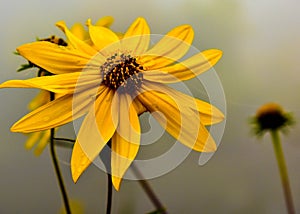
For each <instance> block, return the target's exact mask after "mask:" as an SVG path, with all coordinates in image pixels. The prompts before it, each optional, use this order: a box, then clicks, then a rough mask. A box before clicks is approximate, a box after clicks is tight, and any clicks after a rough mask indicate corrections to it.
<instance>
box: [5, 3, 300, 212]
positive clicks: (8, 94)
mask: <svg viewBox="0 0 300 214" xmlns="http://www.w3.org/2000/svg"><path fill="white" fill-rule="evenodd" d="M299 8H300V2H299V1H296V0H290V1H283V0H264V1H256V0H244V1H238V0H164V1H161V0H160V1H159V0H152V1H137V0H127V1H114V0H103V1H95V0H86V1H78V0H76V1H71V0H67V1H58V0H52V1H38V0H27V1H17V0H11V1H3V0H1V2H0V25H1V26H0V27H1V29H2V30H1V40H0V47H1V49H0V60H1V72H0V78H1V79H0V80H1V82H3V81H5V80H8V79H25V78H29V77H33V76H34V74H33V73H34V72H30V71H25V72H22V73H16V72H15V71H16V69H17V68H18V67H19V65H20V64H22V63H24V62H25V60H23V59H22V58H21V57H17V56H15V55H13V51H14V50H15V48H16V47H17V46H19V45H21V44H24V43H27V42H31V41H33V40H34V39H35V38H36V37H37V36H38V37H40V38H44V37H48V36H49V35H52V34H56V35H59V36H62V34H61V32H60V31H59V30H58V29H57V28H56V27H55V25H54V23H55V22H56V21H58V20H65V21H66V23H67V24H68V26H71V25H72V24H73V23H74V22H78V21H79V22H82V23H84V22H85V21H86V20H87V19H88V18H92V20H94V21H96V20H97V19H98V18H100V17H102V16H105V15H112V16H114V17H115V23H114V24H113V26H112V28H113V30H115V31H121V32H122V31H125V30H126V29H127V27H128V26H129V24H130V23H131V22H132V21H133V20H134V19H135V18H136V17H138V16H143V17H145V18H146V20H147V21H148V23H149V25H150V27H151V30H152V33H157V34H164V33H167V32H168V31H169V30H170V29H172V28H173V27H175V26H178V25H181V24H190V25H192V27H193V28H194V30H195V39H194V45H195V47H197V48H198V49H200V50H204V49H208V48H218V49H221V50H223V52H224V55H223V58H222V59H221V61H220V62H219V63H218V64H217V65H216V66H215V69H216V71H217V73H218V75H219V77H220V80H221V82H222V84H223V87H224V91H225V95H226V100H227V123H226V129H225V133H224V137H223V139H222V142H221V144H220V146H219V148H218V151H217V152H216V153H215V155H214V156H213V158H212V159H211V160H210V161H209V162H208V163H207V164H205V165H204V166H199V165H198V159H199V154H198V153H196V152H192V153H191V154H190V155H189V157H188V158H187V159H186V160H185V161H184V162H183V163H182V164H181V165H180V166H179V167H177V168H176V169H175V170H173V171H172V172H170V173H168V174H166V175H164V176H162V177H158V178H155V179H152V180H150V183H151V185H152V186H153V188H154V189H155V191H156V192H157V194H158V195H159V196H160V198H161V200H162V202H163V203H164V204H165V205H166V207H167V208H168V210H169V212H170V213H230V214H232V213H249V214H250V213H272V214H273V213H274V214H281V213H285V212H286V209H285V203H284V198H283V194H282V188H281V183H280V178H279V174H278V169H277V165H276V162H275V156H274V154H273V148H272V145H271V141H270V138H269V136H268V135H267V136H265V137H264V138H262V139H260V140H257V139H256V138H255V137H254V136H253V135H252V134H251V132H250V127H249V125H248V118H249V117H250V116H252V115H253V114H254V113H255V111H256V109H257V108H258V107H259V106H260V105H262V104H264V103H266V102H269V101H273V102H278V103H280V104H281V105H282V106H283V107H284V108H285V109H286V110H287V111H289V112H293V113H294V117H295V119H296V120H297V121H299V118H300V110H299V109H300V100H299V95H298V92H299V90H300V84H299V82H300V74H299V72H300V70H299V68H300V60H299V57H300V28H299V27H300V13H299ZM36 93H37V91H35V90H22V89H1V91H0V100H1V105H0V121H1V123H0V170H1V174H0V190H1V191H0V213H58V211H59V209H60V207H61V206H62V203H61V197H60V193H59V189H58V186H57V181H56V179H55V174H54V172H53V169H52V162H51V159H50V157H49V151H48V148H47V149H46V150H45V151H44V153H43V154H42V155H41V156H40V157H35V156H34V155H33V152H32V151H25V149H24V146H23V144H24V142H25V140H26V136H24V135H22V134H15V133H11V132H10V131H9V127H10V126H11V125H12V124H13V123H14V122H15V121H17V120H18V119H19V118H20V117H21V116H23V115H24V114H25V113H26V112H27V103H28V102H29V101H30V100H31V99H32V97H33V96H34V95H35V94H36ZM64 130H65V131H68V132H70V131H71V130H72V128H70V127H66V128H64V129H62V130H61V132H63V131H64ZM298 130H299V125H298V124H296V125H295V126H294V127H293V129H291V131H290V133H289V134H288V136H284V137H283V149H284V153H285V156H286V161H287V165H288V171H289V176H290V183H291V187H292V192H293V196H294V203H295V206H296V210H298V212H299V211H300V204H299V201H300V182H299V181H300V170H299V163H300V143H299V139H300V136H299V131H298ZM59 155H60V158H61V159H62V161H61V163H62V166H61V168H62V171H63V174H64V177H65V182H66V185H67V188H68V192H69V196H70V198H71V199H76V200H79V201H80V202H81V203H82V204H83V206H84V208H85V211H86V213H103V212H104V210H105V201H106V198H105V197H106V192H105V191H106V176H105V174H104V173H103V172H102V171H100V170H98V169H97V168H96V167H94V166H91V167H89V169H88V170H87V171H86V172H85V173H84V174H83V176H82V177H81V179H80V180H79V182H78V183H77V184H73V182H72V180H71V176H70V169H69V166H68V164H67V163H64V161H66V162H68V160H69V157H70V151H66V150H63V149H59ZM152 210H153V207H152V204H151V203H150V201H149V200H148V198H147V196H146V195H145V194H144V192H143V191H142V189H141V188H140V186H139V184H138V183H137V182H136V181H125V182H123V184H122V187H121V190H120V191H119V192H117V193H115V194H114V201H113V213H147V212H150V211H152Z"/></svg>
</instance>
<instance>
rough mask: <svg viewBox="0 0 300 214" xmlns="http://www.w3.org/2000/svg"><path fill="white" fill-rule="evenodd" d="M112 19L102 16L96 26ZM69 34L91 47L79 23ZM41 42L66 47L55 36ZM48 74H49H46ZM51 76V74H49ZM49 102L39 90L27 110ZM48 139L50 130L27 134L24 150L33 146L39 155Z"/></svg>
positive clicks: (89, 40) (45, 92) (107, 25)
mask: <svg viewBox="0 0 300 214" xmlns="http://www.w3.org/2000/svg"><path fill="white" fill-rule="evenodd" d="M113 21H114V20H113V17H111V16H104V17H102V18H100V19H99V20H98V21H97V22H96V25H97V26H102V27H110V25H111V24H112V23H113ZM71 32H72V33H73V34H74V35H75V36H77V37H78V38H79V39H81V40H83V41H85V42H87V43H89V44H91V45H92V42H91V39H90V37H89V34H88V31H86V30H85V29H84V27H83V25H82V24H81V23H79V22H78V23H75V24H74V25H73V26H72V28H71ZM42 40H43V41H48V42H51V43H54V44H57V45H64V46H67V43H65V42H64V40H62V39H61V38H58V37H56V36H51V37H49V38H46V39H42ZM47 73H49V72H47ZM49 74H51V73H49ZM49 101H50V93H49V92H48V91H46V90H41V91H40V92H39V93H38V94H37V96H36V97H35V98H33V100H32V101H31V102H30V103H29V105H28V108H29V110H35V109H37V108H38V107H40V106H42V105H44V104H46V103H48V102H49ZM49 138H50V130H45V131H40V132H34V133H30V134H28V138H27V141H26V143H25V148H26V149H28V150H29V149H32V148H33V147H34V146H35V145H36V148H35V150H34V154H35V155H37V156H38V155H40V154H41V153H42V152H43V150H44V149H45V147H46V146H47V144H48V142H49Z"/></svg>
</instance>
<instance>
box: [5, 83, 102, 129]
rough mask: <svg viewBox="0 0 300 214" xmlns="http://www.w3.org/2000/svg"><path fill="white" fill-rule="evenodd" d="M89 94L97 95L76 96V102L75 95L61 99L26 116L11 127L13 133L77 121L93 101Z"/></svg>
mask: <svg viewBox="0 0 300 214" xmlns="http://www.w3.org/2000/svg"><path fill="white" fill-rule="evenodd" d="M104 87H105V86H100V88H104ZM90 91H91V92H90ZM89 93H91V94H93V93H94V94H95V92H93V90H89V91H87V92H82V93H80V94H78V95H76V99H75V100H74V98H73V94H67V95H64V96H62V97H59V98H57V99H55V100H54V101H51V102H49V103H47V104H45V105H43V106H41V107H39V108H37V109H36V110H34V111H32V112H30V113H29V114H27V115H25V116H24V117H23V118H21V119H20V120H19V121H18V122H16V123H15V124H14V125H13V126H12V127H11V131H12V132H23V133H29V132H35V131H41V130H47V129H51V128H54V127H58V126H61V125H64V124H66V123H68V122H70V121H72V120H75V119H77V118H79V117H81V116H83V115H84V114H85V113H86V112H87V108H88V107H89V105H90V103H91V102H92V101H93V99H91V98H90V95H89Z"/></svg>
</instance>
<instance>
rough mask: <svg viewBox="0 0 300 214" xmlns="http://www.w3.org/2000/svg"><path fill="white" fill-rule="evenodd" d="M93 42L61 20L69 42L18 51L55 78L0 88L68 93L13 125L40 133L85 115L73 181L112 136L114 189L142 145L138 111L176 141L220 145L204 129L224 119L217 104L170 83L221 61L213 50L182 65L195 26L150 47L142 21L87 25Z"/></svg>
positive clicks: (202, 147) (196, 146) (210, 147)
mask: <svg viewBox="0 0 300 214" xmlns="http://www.w3.org/2000/svg"><path fill="white" fill-rule="evenodd" d="M87 24H88V28H89V35H90V38H91V40H92V42H93V44H94V46H90V45H88V44H87V43H85V42H83V41H82V40H81V39H79V38H77V37H76V36H75V35H74V34H72V33H71V32H70V30H69V29H68V28H67V27H66V25H65V23H64V22H62V21H61V22H58V23H57V24H56V25H57V26H58V27H59V28H60V29H62V31H63V32H64V33H65V34H66V37H67V39H68V41H69V44H70V45H69V46H68V47H60V46H57V45H53V44H51V43H48V42H34V43H30V44H25V45H22V46H20V47H19V48H18V49H17V50H18V52H19V53H20V54H21V55H22V56H24V57H25V58H26V59H28V60H29V61H31V62H33V63H34V64H36V65H38V66H40V67H42V68H43V69H45V70H47V71H50V72H51V73H54V74H56V75H53V76H48V77H37V78H33V79H29V80H11V81H7V82H5V83H3V84H2V85H0V87H2V88H3V87H20V88H40V89H44V90H48V91H52V92H54V93H62V94H64V95H63V96H62V97H60V98H57V99H55V100H54V101H52V102H49V103H47V104H45V105H43V106H41V107H40V108H38V109H36V110H34V111H32V112H31V113H29V114H27V115H26V116H24V117H23V118H22V119H20V120H19V121H18V122H16V123H15V124H14V125H13V127H12V128H11V130H12V131H13V132H25V133H28V132H35V131H41V130H47V129H50V128H53V127H58V126H61V125H63V124H66V123H68V122H70V121H73V120H75V119H77V118H79V117H81V116H83V115H85V114H86V116H85V118H84V120H83V122H82V124H81V127H80V130H79V133H78V135H77V139H76V143H75V145H74V148H73V153H72V158H71V171H72V177H73V180H74V181H75V182H76V181H77V180H78V178H79V176H80V175H81V174H82V172H83V171H84V170H85V169H86V168H87V167H88V166H89V165H90V164H91V162H92V161H93V160H94V159H95V158H96V157H97V156H98V154H99V152H100V151H101V150H102V149H103V147H104V146H105V145H106V143H107V142H108V141H109V140H110V139H111V149H112V154H111V173H112V182H113V185H114V187H115V189H116V190H118V189H119V186H120V182H121V179H122V177H123V176H124V174H125V172H126V170H127V169H128V167H129V166H130V164H131V163H132V161H133V160H134V159H135V157H136V155H137V153H138V150H139V144H140V124H139V119H138V115H140V114H142V113H143V112H145V111H149V112H150V113H151V114H152V115H153V117H154V118H155V119H156V120H157V121H158V122H159V123H160V124H161V125H162V126H163V127H164V128H165V129H166V131H167V132H169V133H170V134H171V135H172V136H173V137H174V138H176V139H178V141H180V142H181V143H183V144H184V145H186V146H188V147H189V148H191V149H193V150H195V151H200V152H212V151H215V150H216V145H215V142H214V140H213V138H212V137H211V136H210V134H209V132H208V130H207V129H206V127H205V126H210V125H212V124H215V123H218V122H220V121H222V120H223V118H224V116H223V114H222V113H221V112H220V111H219V110H218V109H217V108H215V107H214V106H212V105H210V104H209V103H206V102H204V101H201V100H199V99H195V98H193V97H190V96H188V95H186V94H183V93H181V92H179V91H176V90H175V89H173V88H171V87H168V86H167V85H165V83H176V82H181V81H183V80H188V79H191V78H193V77H195V76H196V75H199V74H201V73H202V72H204V71H206V70H208V69H210V68H211V67H212V66H213V65H214V64H215V63H216V62H217V61H218V60H219V59H220V58H221V55H222V52H221V51H220V50H216V49H211V50H206V51H203V52H201V53H198V54H196V55H194V56H192V57H190V58H189V59H186V60H184V61H183V62H180V63H177V61H178V60H179V59H180V58H182V57H183V56H184V55H185V54H186V52H187V51H188V50H189V48H190V45H191V43H192V40H193V36H194V35H193V29H192V28H191V26H189V25H182V26H179V27H176V28H174V29H172V30H171V31H170V32H168V33H167V34H166V35H165V36H164V37H163V38H162V39H161V40H160V41H159V42H158V43H156V45H154V46H153V47H151V48H149V43H150V29H149V26H148V24H147V22H146V21H145V20H144V19H143V18H137V19H136V20H135V21H134V22H133V23H132V24H131V26H130V27H129V28H128V30H127V31H126V33H125V34H124V36H123V38H122V39H120V38H119V37H118V36H117V35H116V34H115V33H114V32H112V31H111V30H110V29H108V28H105V27H100V26H95V25H92V24H91V21H90V20H88V22H87Z"/></svg>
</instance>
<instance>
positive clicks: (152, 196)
mask: <svg viewBox="0 0 300 214" xmlns="http://www.w3.org/2000/svg"><path fill="white" fill-rule="evenodd" d="M131 169H132V171H133V173H134V174H135V176H136V178H137V179H138V181H139V183H140V185H141V186H142V188H143V189H144V191H145V193H146V194H147V195H148V197H149V199H150V200H151V202H152V203H153V205H154V206H155V208H156V210H157V211H159V212H160V213H161V214H167V211H166V210H165V208H164V206H163V205H162V203H161V202H160V200H159V199H158V197H157V196H156V195H155V193H154V191H153V190H152V188H151V186H150V184H149V183H148V182H147V180H145V179H144V177H143V175H142V173H141V172H140V170H139V169H138V168H137V167H136V166H135V165H134V163H133V164H132V165H131Z"/></svg>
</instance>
